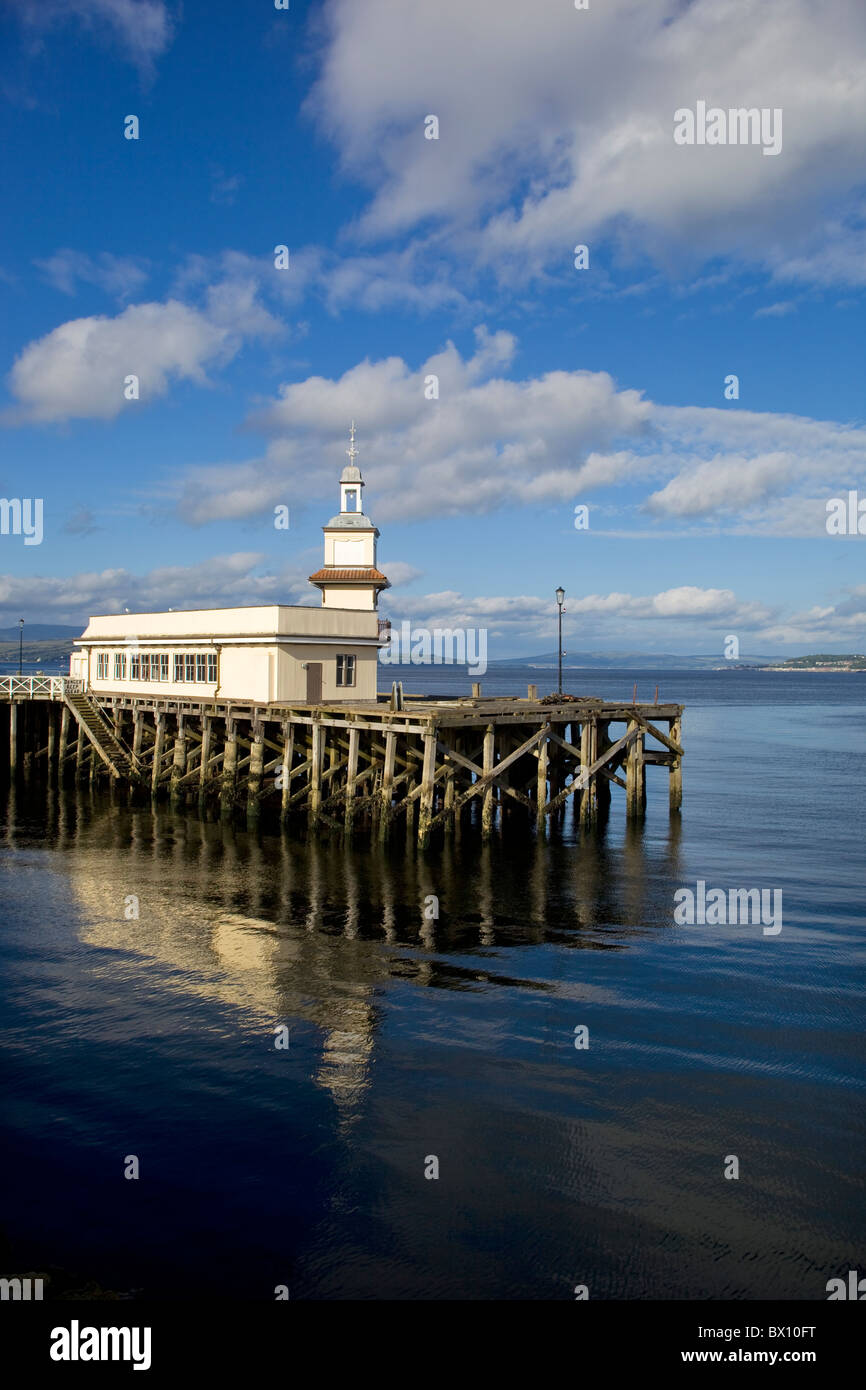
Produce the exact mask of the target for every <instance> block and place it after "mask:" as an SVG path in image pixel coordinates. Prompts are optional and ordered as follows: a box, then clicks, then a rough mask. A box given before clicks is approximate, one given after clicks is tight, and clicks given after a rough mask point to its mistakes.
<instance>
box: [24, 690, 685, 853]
mask: <svg viewBox="0 0 866 1390" xmlns="http://www.w3.org/2000/svg"><path fill="white" fill-rule="evenodd" d="M682 715H683V707H682V706H681V705H674V704H659V703H656V702H654V703H652V704H639V703H637V701H636V700H635V701H634V702H633V703H631V704H629V703H627V702H626V703H623V702H614V703H609V702H607V701H604V700H601V699H596V698H590V697H586V698H572V697H566V698H562V699H558V698H557V697H555V696H547V697H546V698H544V699H539V698H538V696H537V690H536V687H535V686H530V687H529V690H528V694H527V697H526V698H525V699H523V698H516V697H495V698H484V697H482V696H481V694H480V688H479V687H473V695H472V697H471V698H466V699H462V698H460V699H432V698H422V697H413V696H406V697H405V698H403V697H401V696H400V695H399V693H395V695H394V696H392V697H391V699H390V701H389V699H388V698H387V697H380V698H379V699H378V700H377V701H373V700H369V701H359V702H357V703H352V702H340V703H339V704H336V703H335V704H318V705H305V704H295V705H292V706H291V707H290V708H289V707H287V708H283V707H275V706H271V705H266V706H255V705H247V704H243V703H238V702H231V703H225V702H220V701H216V702H213V703H202V702H198V701H194V700H189V701H186V700H177V699H163V700H160V699H158V698H154V699H151V698H142V697H139V696H130V695H121V694H118V695H108V696H105V695H100V697H99V699H98V701H97V699H96V698H95V697H94V696H93V695H92V694H88V693H86V692H85V691H84V689H83V687H82V684H81V682H80V681H76V680H72V679H70V678H68V677H55V676H52V677H48V676H45V677H15V676H12V677H4V678H2V679H0V718H5V719H6V720H7V724H6V729H5V738H4V742H5V744H6V746H7V747H8V749H9V764H8V766H9V769H10V771H11V772H12V773H13V774H17V773H18V772H21V773H24V774H27V773H28V772H30V771H33V770H34V769H37V770H40V771H43V770H44V771H47V773H48V775H49V776H51V777H58V778H64V777H65V776H67V775H68V776H69V777H74V778H76V779H83V778H89V779H91V780H97V779H108V780H110V781H111V782H112V783H113V784H114V785H115V786H121V787H124V788H129V789H130V794H131V795H137V796H140V795H142V794H145V795H149V796H152V797H162V796H167V797H168V798H169V799H170V801H171V802H172V804H174V805H176V806H182V805H187V804H191V803H196V802H197V803H198V804H199V806H200V807H201V808H202V809H205V808H207V807H209V806H214V805H215V806H218V807H219V808H220V811H221V814H222V815H223V816H225V817H227V818H228V817H233V816H234V815H235V814H236V813H237V812H238V811H242V812H243V813H244V814H245V815H246V818H247V821H248V822H251V823H254V822H255V821H256V820H257V818H258V817H259V816H260V815H261V814H262V812H278V813H279V815H280V816H281V818H282V820H283V821H284V822H288V821H290V820H292V819H293V818H294V817H296V816H301V817H303V818H304V819H305V821H306V822H307V824H308V826H309V827H310V829H312V830H314V831H319V830H322V831H339V832H340V833H343V834H348V835H351V834H354V833H356V832H360V833H367V834H372V835H376V836H378V837H380V838H383V839H384V838H387V837H388V836H389V835H391V834H392V833H393V832H394V831H395V830H398V829H403V828H405V834H407V835H409V836H412V837H414V838H416V839H417V841H418V844H419V845H421V846H425V845H427V844H428V843H429V842H430V839H431V837H433V836H435V835H436V834H437V833H439V832H445V833H459V832H460V829H461V827H462V826H463V825H468V824H470V823H472V824H477V825H478V826H479V827H480V830H481V833H482V835H483V836H490V835H491V834H493V833H494V831H495V829H496V827H497V826H501V825H502V823H503V819H504V818H506V817H512V816H513V817H516V818H522V819H523V820H524V822H535V823H536V824H537V826H538V828H539V831H543V828H544V826H545V824H546V823H547V822H548V821H549V820H550V819H551V818H555V817H557V816H558V815H559V814H560V813H561V812H562V811H563V810H564V808H565V806H566V804H567V803H568V802H569V800H570V799H572V798H573V799H574V805H575V814H576V816H577V817H578V818H579V820H580V822H581V824H583V825H586V826H588V825H592V824H594V823H595V822H596V821H597V820H598V819H599V818H600V817H605V816H606V815H607V813H608V811H609V808H610V804H611V798H612V792H613V788H621V789H622V791H623V792H624V793H625V811H626V815H627V816H628V817H629V818H639V817H641V816H642V815H643V813H644V810H645V807H646V775H647V768H649V767H666V768H667V769H668V776H669V805H670V809H671V811H672V812H679V810H680V806H681V803H682V758H683V747H682ZM0 737H3V728H2V725H0Z"/></svg>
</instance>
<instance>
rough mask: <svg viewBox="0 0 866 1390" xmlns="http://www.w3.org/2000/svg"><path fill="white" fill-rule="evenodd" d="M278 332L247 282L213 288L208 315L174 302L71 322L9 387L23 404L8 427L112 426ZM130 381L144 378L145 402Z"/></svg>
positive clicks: (24, 355) (41, 342) (32, 348)
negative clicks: (248, 343) (174, 385)
mask: <svg viewBox="0 0 866 1390" xmlns="http://www.w3.org/2000/svg"><path fill="white" fill-rule="evenodd" d="M278 330H279V324H278V323H277V321H276V320H275V319H274V318H272V316H271V315H270V314H269V313H268V312H267V311H266V310H265V309H264V308H263V306H262V305H261V304H259V303H258V301H257V300H256V296H255V288H254V286H252V285H250V284H247V283H244V282H243V281H241V280H226V281H224V282H221V283H219V284H217V285H214V286H211V287H210V289H209V290H208V293H207V296H206V307H205V309H204V310H203V311H202V310H198V309H195V308H192V307H190V306H189V305H187V304H182V303H181V302H180V301H179V300H176V299H169V300H168V301H166V302H165V303H151V304H133V305H130V306H129V307H128V308H126V309H124V310H123V312H122V313H120V314H118V315H116V316H115V317H114V318H109V317H107V316H105V315H91V316H90V317H88V318H80V319H71V320H70V321H69V322H68V323H64V324H61V325H60V326H59V327H58V328H55V329H53V330H52V331H51V332H50V333H48V334H46V335H45V337H44V338H40V339H38V340H36V341H35V342H32V343H29V344H28V346H27V347H26V348H24V350H23V351H22V352H21V353H20V354H19V356H18V357H17V359H16V361H15V363H14V365H13V367H12V370H11V372H10V374H9V385H10V389H11V391H12V393H13V395H14V396H15V397H16V399H17V402H18V405H17V407H15V408H13V409H11V410H10V411H7V412H6V420H7V422H10V423H20V422H23V421H32V422H35V423H40V424H46V423H52V422H56V421H60V420H69V419H103V420H108V419H112V418H114V417H115V416H117V415H119V414H120V413H121V411H123V410H129V409H142V407H144V406H146V405H147V403H148V402H149V401H152V400H153V399H154V398H155V397H158V396H162V395H164V394H165V392H166V391H167V390H168V387H169V384H170V383H171V382H172V381H184V380H187V381H195V382H197V383H199V384H201V385H204V384H205V383H206V382H207V376H206V372H205V368H206V367H208V366H210V365H221V364H225V363H226V362H228V361H230V360H231V358H232V357H234V356H235V354H236V353H237V351H238V349H239V348H240V346H241V343H242V341H243V338H244V337H249V336H252V335H260V334H270V333H275V332H277V331H278ZM128 376H137V377H138V379H139V391H140V396H139V399H138V400H133V401H130V400H127V399H126V397H125V395H124V382H125V379H126V377H128Z"/></svg>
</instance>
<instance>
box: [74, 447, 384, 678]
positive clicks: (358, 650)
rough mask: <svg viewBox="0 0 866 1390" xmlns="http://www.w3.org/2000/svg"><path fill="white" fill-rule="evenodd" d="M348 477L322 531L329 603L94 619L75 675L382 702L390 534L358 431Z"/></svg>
mask: <svg viewBox="0 0 866 1390" xmlns="http://www.w3.org/2000/svg"><path fill="white" fill-rule="evenodd" d="M347 453H348V454H349V460H350V461H349V464H348V465H347V467H346V468H344V469H343V473H342V476H341V478H340V512H339V515H337V516H335V517H332V518H331V520H330V521H329V522H328V524H327V526H323V527H322V530H323V532H324V536H325V563H324V565H323V567H322V569H320V570H317V571H316V573H315V574H312V575H310V581H311V583H313V584H315V585H316V587H317V588H318V589H319V590H320V591H321V595H322V606H321V608H312V607H307V606H306V605H304V604H268V605H263V606H261V607H254V608H204V609H198V610H195V609H194V610H191V611H182V612H181V611H177V612H174V611H169V612H167V613H120V614H117V613H113V614H110V615H106V616H105V617H97V618H91V619H90V621H89V623H88V624H87V627H86V628H85V630H84V632H83V633H82V635H81V637H80V638H78V640H77V641H76V643H75V646H76V648H77V650H76V651H75V652H74V653H73V655H72V657H71V658H70V668H69V669H70V675H72V676H77V677H79V678H80V679H82V680H84V682H85V688H86V689H88V690H90V691H92V693H93V694H94V695H102V694H106V695H118V694H122V695H137V696H141V697H143V698H151V699H154V698H155V699H165V698H168V699H178V698H185V699H188V700H194V701H211V700H232V701H237V702H238V703H243V704H256V705H268V704H277V705H285V704H317V703H319V702H320V701H327V702H332V701H338V700H373V699H375V698H376V691H377V672H378V655H379V647H380V646H382V645H384V644H385V643H386V642H387V623H381V622H380V620H379V616H378V612H377V608H378V600H379V594H380V592H381V590H382V589H387V588H388V587H389V586H388V580H387V579H386V578H385V576H384V574H382V573H381V572H380V571H379V570H378V569H377V568H376V541H377V539H378V536H379V532H378V531H377V529H376V527H375V526H374V525H373V523H372V522H371V521H370V519H369V518H368V517H366V516H365V515H364V512H363V510H362V503H361V497H362V490H363V487H364V480H363V478H362V477H361V472H360V469H359V468H358V467H357V466H356V464H355V457H356V450H355V427H354V425H353V426H352V436H351V446H350V448H349V449H348V450H347Z"/></svg>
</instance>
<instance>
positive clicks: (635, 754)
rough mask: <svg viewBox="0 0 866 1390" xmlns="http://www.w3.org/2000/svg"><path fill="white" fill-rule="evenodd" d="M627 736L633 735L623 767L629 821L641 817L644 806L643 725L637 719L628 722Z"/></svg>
mask: <svg viewBox="0 0 866 1390" xmlns="http://www.w3.org/2000/svg"><path fill="white" fill-rule="evenodd" d="M629 734H634V737H633V738H632V741H631V743H630V745H629V750H628V758H627V760H626V765H625V782H626V792H625V803H626V805H625V810H626V815H627V816H628V817H629V819H632V820H633V819H635V818H636V817H638V816H641V815H642V814H643V811H644V807H645V806H646V777H645V774H644V760H643V741H644V737H645V735H644V731H643V725H642V724H641V721H640V720H639V719H630V720H629Z"/></svg>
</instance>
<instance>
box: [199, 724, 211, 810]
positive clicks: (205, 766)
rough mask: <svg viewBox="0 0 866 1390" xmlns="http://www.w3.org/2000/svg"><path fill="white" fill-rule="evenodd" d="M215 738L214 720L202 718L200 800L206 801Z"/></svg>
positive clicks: (201, 801)
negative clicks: (212, 740)
mask: <svg viewBox="0 0 866 1390" xmlns="http://www.w3.org/2000/svg"><path fill="white" fill-rule="evenodd" d="M212 737H213V719H212V718H211V716H210V715H209V714H205V715H203V716H202V731H201V758H200V760H199V765H198V799H199V802H200V803H203V802H204V800H205V790H206V787H207V779H208V772H209V771H210V745H211V738H212Z"/></svg>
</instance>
